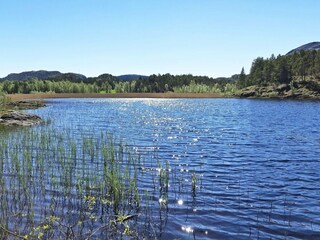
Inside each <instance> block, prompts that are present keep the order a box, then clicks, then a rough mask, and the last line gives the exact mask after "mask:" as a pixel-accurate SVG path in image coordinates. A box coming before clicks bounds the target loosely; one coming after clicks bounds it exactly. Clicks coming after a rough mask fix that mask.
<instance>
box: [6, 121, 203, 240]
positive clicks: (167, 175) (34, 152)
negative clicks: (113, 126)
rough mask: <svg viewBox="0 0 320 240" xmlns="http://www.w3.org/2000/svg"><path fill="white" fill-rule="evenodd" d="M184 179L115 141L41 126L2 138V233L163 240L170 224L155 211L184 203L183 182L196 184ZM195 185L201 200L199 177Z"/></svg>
mask: <svg viewBox="0 0 320 240" xmlns="http://www.w3.org/2000/svg"><path fill="white" fill-rule="evenodd" d="M181 174H184V175H181ZM181 174H180V176H178V175H177V173H174V174H173V173H172V174H171V167H170V163H169V162H168V161H166V162H161V161H160V160H158V161H152V160H150V159H149V160H147V159H145V158H141V157H140V156H139V155H137V154H136V153H133V151H132V148H129V147H128V146H127V145H126V144H124V143H123V142H122V141H121V140H117V139H116V138H115V137H114V136H112V135H110V134H105V133H101V134H100V136H99V137H97V136H96V135H93V134H92V135H83V136H81V137H74V136H72V135H71V134H70V133H69V134H65V133H64V134H61V133H59V132H58V131H56V130H54V129H48V128H46V127H41V126H40V127H38V128H27V129H16V130H13V131H10V132H3V133H2V134H1V136H0V202H1V206H0V219H1V220H0V228H1V229H5V230H6V231H5V230H3V231H1V230H0V238H1V239H3V238H8V236H13V237H14V236H15V235H16V236H18V238H19V237H21V238H29V239H34V238H37V239H41V238H43V239H65V238H68V239H79V238H80V239H86V238H92V237H99V236H108V238H119V237H121V236H129V237H137V236H139V237H140V236H141V237H145V238H157V234H156V232H157V231H163V225H164V224H165V221H163V217H162V213H161V214H160V216H161V219H160V220H159V219H158V220H157V217H158V216H159V214H155V211H160V212H161V211H162V207H163V206H165V207H166V208H168V207H169V202H170V199H171V200H172V201H173V200H174V199H175V198H176V196H177V194H179V195H180V193H177V192H175V191H176V189H179V191H181V190H183V189H184V186H183V184H182V182H183V181H182V180H179V179H183V178H186V177H190V175H189V174H188V173H186V172H185V173H181ZM144 179H150V184H144V183H143V180H144ZM151 182H152V184H151ZM190 182H191V192H192V193H194V195H195V192H196V184H197V176H196V175H195V174H193V175H192V176H191V181H190ZM170 184H179V186H177V187H176V186H175V187H173V188H171V187H170ZM189 189H190V188H189ZM155 197H156V198H157V199H158V200H159V201H158V200H157V201H156V202H159V203H160V206H159V208H158V207H156V208H155V207H154V200H153V199H154V198H155ZM160 199H161V200H160ZM155 229H158V230H157V231H156V230H155Z"/></svg>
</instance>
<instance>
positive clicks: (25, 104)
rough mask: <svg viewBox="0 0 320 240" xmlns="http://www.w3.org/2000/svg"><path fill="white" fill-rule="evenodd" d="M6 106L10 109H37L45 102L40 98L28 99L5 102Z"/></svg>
mask: <svg viewBox="0 0 320 240" xmlns="http://www.w3.org/2000/svg"><path fill="white" fill-rule="evenodd" d="M6 106H7V107H8V108H10V109H15V110H25V109H37V108H41V107H45V106H46V105H45V103H44V102H43V101H40V100H29V101H25V100H24V101H14V102H8V103H6Z"/></svg>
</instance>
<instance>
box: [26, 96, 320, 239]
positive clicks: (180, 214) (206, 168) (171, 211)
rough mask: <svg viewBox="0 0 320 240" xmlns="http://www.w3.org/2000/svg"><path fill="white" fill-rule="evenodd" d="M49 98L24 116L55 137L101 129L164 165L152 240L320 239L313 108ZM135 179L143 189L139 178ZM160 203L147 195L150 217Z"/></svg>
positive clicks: (319, 161) (318, 127)
mask: <svg viewBox="0 0 320 240" xmlns="http://www.w3.org/2000/svg"><path fill="white" fill-rule="evenodd" d="M47 102H48V107H46V108H42V109H38V110H32V111H31V112H34V113H37V114H38V115H40V116H42V117H43V118H45V119H50V125H51V127H53V128H56V129H58V131H68V132H69V133H71V134H72V135H74V136H80V135H82V134H85V133H91V134H92V133H93V134H96V136H97V137H98V136H99V134H100V133H101V131H107V132H110V133H113V135H114V136H115V137H116V138H119V139H120V138H121V139H123V140H124V141H125V142H126V143H128V145H129V146H130V148H132V149H133V150H134V151H135V152H137V153H139V154H141V155H142V157H143V158H145V159H151V160H150V161H154V162H157V161H158V162H160V163H162V164H165V163H166V162H168V163H169V165H170V169H171V173H170V174H172V176H174V177H173V178H169V184H170V189H169V198H168V205H167V210H166V212H165V214H164V216H161V218H163V219H164V220H163V221H162V220H161V221H162V225H161V228H160V229H157V230H156V231H157V232H158V235H157V236H158V238H161V239H174V238H177V239H194V238H195V239H249V238H251V239H257V238H259V239H320V185H319V182H320V157H319V156H320V102H313V101H280V100H244V99H53V100H51V99H50V100H47ZM193 173H196V176H197V188H196V194H195V195H193V196H192V195H191V194H190V189H191V182H190V179H191V177H192V174H193ZM139 181H140V184H141V185H140V186H141V188H145V189H148V188H151V187H150V185H152V183H151V182H150V181H149V180H148V175H147V174H146V175H145V176H143V177H140V178H139ZM174 181H178V182H179V189H178V187H176V186H177V185H176V184H175V182H174ZM141 191H143V189H141ZM159 198H160V197H159V195H157V194H154V196H152V201H153V206H154V209H155V211H156V209H157V208H160V206H159Z"/></svg>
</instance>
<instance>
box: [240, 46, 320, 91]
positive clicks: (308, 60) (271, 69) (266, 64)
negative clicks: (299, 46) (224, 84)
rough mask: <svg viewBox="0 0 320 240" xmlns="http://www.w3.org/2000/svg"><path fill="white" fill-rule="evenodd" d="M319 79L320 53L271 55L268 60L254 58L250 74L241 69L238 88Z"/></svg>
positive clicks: (302, 52)
mask: <svg viewBox="0 0 320 240" xmlns="http://www.w3.org/2000/svg"><path fill="white" fill-rule="evenodd" d="M306 78H312V79H320V51H316V50H314V51H300V52H295V53H293V54H290V55H284V56H282V55H279V56H277V57H275V56H274V55H273V54H272V55H271V57H270V58H266V59H264V58H262V57H258V58H256V59H255V60H254V61H253V63H252V66H251V69H250V73H249V74H248V75H246V74H245V72H244V69H242V71H241V73H240V76H239V80H238V82H237V86H238V88H244V87H248V86H252V85H258V86H266V85H271V84H289V83H290V82H291V81H292V80H295V79H298V80H306Z"/></svg>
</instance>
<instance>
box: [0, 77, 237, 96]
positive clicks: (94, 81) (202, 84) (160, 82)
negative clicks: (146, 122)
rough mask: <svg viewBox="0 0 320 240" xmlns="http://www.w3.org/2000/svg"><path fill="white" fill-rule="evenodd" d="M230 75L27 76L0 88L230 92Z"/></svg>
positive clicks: (18, 90)
mask: <svg viewBox="0 0 320 240" xmlns="http://www.w3.org/2000/svg"><path fill="white" fill-rule="evenodd" d="M236 79H237V75H234V76H233V77H232V78H217V79H213V78H209V77H206V76H193V75H191V74H188V75H176V76H174V75H171V74H163V75H160V74H159V75H151V76H149V77H147V78H141V77H140V78H138V79H135V80H131V81H123V80H120V79H118V78H117V77H115V76H112V75H111V74H102V75H100V76H98V77H94V78H87V79H85V80H76V79H71V78H52V79H48V80H39V79H29V80H25V81H16V80H13V81H7V80H5V81H2V82H0V91H1V90H2V91H3V92H5V93H8V94H13V93H163V92H196V93H203V92H230V91H235V80H236Z"/></svg>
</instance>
